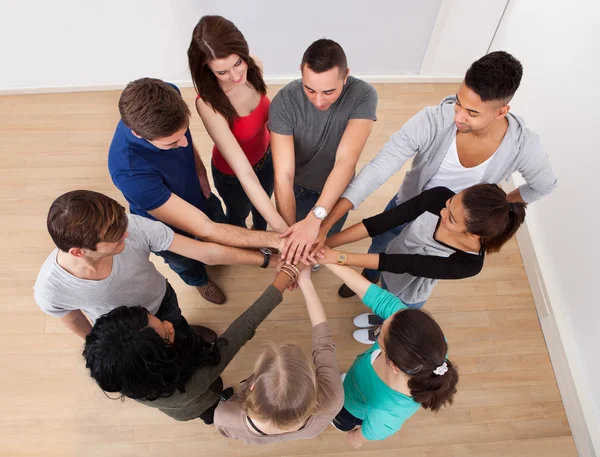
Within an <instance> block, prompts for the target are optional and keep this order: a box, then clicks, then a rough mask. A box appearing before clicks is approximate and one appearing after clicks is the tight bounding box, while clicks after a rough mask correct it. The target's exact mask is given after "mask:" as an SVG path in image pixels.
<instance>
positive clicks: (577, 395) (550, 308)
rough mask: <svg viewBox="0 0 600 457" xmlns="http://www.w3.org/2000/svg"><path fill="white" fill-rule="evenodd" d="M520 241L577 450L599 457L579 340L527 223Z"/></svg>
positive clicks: (599, 435) (598, 428)
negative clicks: (547, 280) (550, 288)
mask: <svg viewBox="0 0 600 457" xmlns="http://www.w3.org/2000/svg"><path fill="white" fill-rule="evenodd" d="M517 242H518V243H519V249H520V251H521V257H522V258H523V265H524V266H525V271H526V273H527V278H528V279H529V284H530V285H531V293H532V295H533V299H534V301H535V306H536V309H537V312H538V316H539V319H540V325H541V327H542V332H543V334H544V339H545V340H546V346H547V347H548V353H549V354H550V360H551V361H552V367H553V369H554V373H555V375H556V382H557V384H558V388H559V390H560V394H561V397H562V401H563V405H564V407H565V412H566V414H567V419H568V420H569V426H570V427H571V433H572V435H573V440H574V441H575V446H576V447H577V452H578V454H579V457H598V456H599V455H600V424H599V423H598V421H597V419H596V417H595V416H594V412H593V411H592V407H591V405H590V396H589V395H587V392H588V387H587V385H586V383H585V381H584V378H583V373H582V370H581V364H580V363H579V360H578V356H577V352H576V348H575V347H574V345H575V340H574V339H573V336H572V334H571V331H570V329H569V328H568V326H567V325H566V320H565V318H566V316H564V313H563V312H562V308H561V305H562V304H560V303H551V302H550V299H549V296H548V294H547V292H546V286H545V284H544V278H543V277H542V275H541V271H540V267H539V263H538V259H537V256H536V253H535V248H534V244H533V241H532V239H531V234H530V232H529V229H528V227H527V223H525V224H523V226H522V227H521V228H520V229H519V231H518V232H517ZM590 363H596V361H590Z"/></svg>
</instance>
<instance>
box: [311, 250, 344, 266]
mask: <svg viewBox="0 0 600 457" xmlns="http://www.w3.org/2000/svg"><path fill="white" fill-rule="evenodd" d="M339 253H340V252H339V251H336V250H335V249H331V248H330V247H327V246H324V247H323V249H321V250H320V251H319V252H317V254H316V257H317V261H318V263H320V264H321V265H327V264H335V263H337V258H338V254H339Z"/></svg>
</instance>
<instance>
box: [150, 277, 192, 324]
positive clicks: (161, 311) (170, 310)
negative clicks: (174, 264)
mask: <svg viewBox="0 0 600 457" xmlns="http://www.w3.org/2000/svg"><path fill="white" fill-rule="evenodd" d="M155 316H156V317H157V318H158V319H160V320H161V321H169V322H170V323H171V324H173V327H175V331H177V332H192V328H191V327H190V324H188V322H187V320H185V317H183V315H182V314H181V308H179V301H178V300H177V294H176V293H175V290H174V289H173V287H171V284H169V281H167V290H166V291H165V296H164V297H163V300H162V302H161V304H160V308H158V311H156V314H155Z"/></svg>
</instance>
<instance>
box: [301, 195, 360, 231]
mask: <svg viewBox="0 0 600 457" xmlns="http://www.w3.org/2000/svg"><path fill="white" fill-rule="evenodd" d="M294 195H295V196H296V222H299V221H301V220H302V219H304V218H305V217H306V216H308V213H310V210H311V209H313V208H314V207H315V205H316V204H317V200H319V197H320V196H321V192H317V191H315V190H310V189H307V188H306V187H302V186H299V185H298V184H294ZM348 214H349V213H346V214H344V215H343V216H342V217H341V219H340V220H339V221H337V222H336V223H335V224H333V227H331V229H330V230H329V232H327V236H332V235H335V234H336V233H339V232H340V231H341V230H342V227H343V226H344V223H345V222H346V219H348Z"/></svg>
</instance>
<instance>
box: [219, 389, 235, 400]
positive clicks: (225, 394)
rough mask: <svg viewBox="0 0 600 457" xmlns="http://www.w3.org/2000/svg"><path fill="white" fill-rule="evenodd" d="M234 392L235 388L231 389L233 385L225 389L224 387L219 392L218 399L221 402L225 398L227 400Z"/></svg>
mask: <svg viewBox="0 0 600 457" xmlns="http://www.w3.org/2000/svg"><path fill="white" fill-rule="evenodd" d="M234 393H235V390H234V389H233V387H228V388H227V389H225V390H224V391H223V392H222V393H221V398H220V399H219V401H220V402H221V403H223V402H226V401H227V400H229V399H230V398H231V397H233V394H234Z"/></svg>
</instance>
